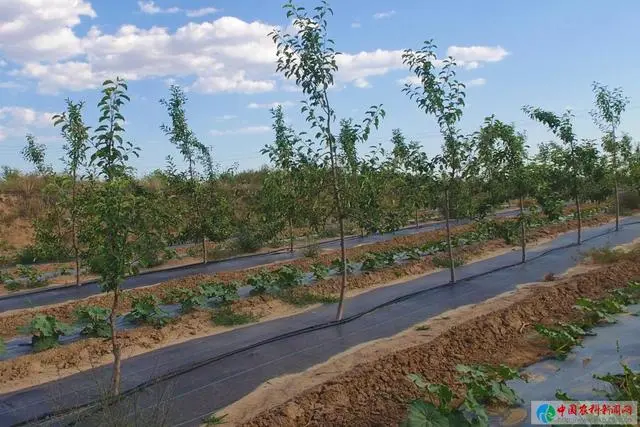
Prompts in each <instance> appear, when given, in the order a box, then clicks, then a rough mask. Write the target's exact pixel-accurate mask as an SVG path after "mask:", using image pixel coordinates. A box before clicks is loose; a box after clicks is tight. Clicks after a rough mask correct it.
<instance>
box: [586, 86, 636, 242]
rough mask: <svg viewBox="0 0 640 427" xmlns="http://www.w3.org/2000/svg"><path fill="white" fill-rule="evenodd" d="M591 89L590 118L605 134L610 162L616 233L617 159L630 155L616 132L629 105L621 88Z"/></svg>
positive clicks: (617, 226)
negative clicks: (592, 100) (592, 98)
mask: <svg viewBox="0 0 640 427" xmlns="http://www.w3.org/2000/svg"><path fill="white" fill-rule="evenodd" d="M592 87H593V93H594V95H595V97H596V99H595V104H596V108H595V109H593V110H592V111H591V116H592V117H593V120H594V122H595V123H596V125H598V127H600V129H601V130H602V132H604V133H605V137H604V138H603V140H602V148H603V149H604V151H605V152H606V153H607V154H609V158H610V161H611V170H612V174H613V185H614V192H615V201H616V231H618V230H619V229H620V193H619V191H618V183H619V167H620V164H619V163H620V162H619V157H622V158H623V160H628V159H629V156H630V155H631V153H630V151H629V150H625V145H622V144H620V142H619V141H618V140H617V138H616V131H617V129H618V127H619V126H620V119H621V116H622V113H624V111H625V109H626V108H627V105H629V98H627V97H625V96H624V94H623V92H622V88H619V87H618V88H615V89H609V88H608V87H607V86H604V85H602V84H600V83H598V82H593V86H592Z"/></svg>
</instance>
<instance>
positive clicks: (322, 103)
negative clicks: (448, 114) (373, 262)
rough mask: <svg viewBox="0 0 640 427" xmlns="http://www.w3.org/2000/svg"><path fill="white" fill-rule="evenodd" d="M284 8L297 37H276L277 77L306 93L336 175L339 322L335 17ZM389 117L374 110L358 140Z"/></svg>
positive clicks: (307, 110) (305, 109) (308, 111)
mask: <svg viewBox="0 0 640 427" xmlns="http://www.w3.org/2000/svg"><path fill="white" fill-rule="evenodd" d="M283 8H284V9H285V10H286V11H287V12H286V14H287V19H291V18H293V28H295V29H296V32H295V34H293V35H291V34H287V33H285V32H282V31H281V30H279V29H276V30H274V31H273V32H272V33H271V36H272V38H273V41H274V43H275V44H276V53H277V57H278V62H277V68H276V71H277V72H282V73H283V74H284V76H285V77H286V78H288V79H295V81H296V85H298V86H299V87H300V88H301V89H302V93H303V94H304V95H305V96H306V98H307V99H306V100H305V101H303V102H302V109H301V112H302V113H303V114H305V115H306V120H307V122H308V123H309V124H310V126H311V128H312V129H313V130H315V131H316V134H315V138H316V139H320V140H322V141H323V142H324V143H325V145H326V147H327V148H328V164H329V166H330V170H331V177H332V187H333V198H334V207H335V212H336V216H337V219H338V223H339V227H340V252H341V259H342V264H343V268H342V281H341V288H340V302H339V303H338V313H337V316H336V317H337V318H338V319H341V318H342V315H343V312H344V294H345V290H346V286H347V268H346V252H345V246H344V234H345V233H344V219H345V218H344V204H343V203H344V194H343V191H342V189H341V187H342V185H341V180H340V177H339V175H340V173H339V165H338V163H337V160H338V159H337V144H336V142H337V141H336V137H335V135H334V134H333V131H332V125H333V124H334V123H335V121H336V112H335V110H334V109H333V107H332V104H331V102H330V99H329V88H330V87H331V86H333V84H334V75H335V73H336V72H337V71H338V66H337V64H336V55H338V53H337V52H336V51H335V49H334V47H333V46H334V41H333V40H331V39H330V38H329V37H328V31H327V26H328V24H327V18H328V17H329V15H332V14H333V11H332V10H331V8H330V7H329V4H328V3H327V2H326V1H322V2H321V3H320V5H319V6H317V7H316V8H314V9H313V13H311V14H310V13H308V12H307V10H306V9H305V8H304V7H298V6H296V5H295V4H294V3H293V1H292V0H290V1H289V2H288V3H286V4H285V5H284V6H283ZM383 116H384V111H383V110H382V109H381V108H380V106H374V107H371V108H370V109H369V110H368V111H367V113H366V118H365V119H364V121H363V123H362V125H358V135H359V136H358V140H359V141H364V140H366V139H367V138H368V136H369V133H370V131H371V126H372V125H373V126H375V127H377V126H378V123H379V120H380V118H381V117H383Z"/></svg>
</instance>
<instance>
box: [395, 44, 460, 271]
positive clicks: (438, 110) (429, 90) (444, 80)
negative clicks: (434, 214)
mask: <svg viewBox="0 0 640 427" xmlns="http://www.w3.org/2000/svg"><path fill="white" fill-rule="evenodd" d="M435 49H436V45H435V44H434V43H433V41H432V40H428V41H426V42H425V43H424V46H423V47H422V48H421V49H420V50H418V51H413V50H411V49H407V50H405V51H404V53H403V54H402V60H403V62H404V64H405V65H407V66H408V67H409V69H410V70H411V72H413V73H414V74H415V76H416V77H417V78H418V80H419V82H420V83H419V84H417V85H414V84H412V83H407V84H406V85H405V87H404V88H403V89H402V91H403V92H404V93H406V94H407V95H408V96H409V98H411V99H413V100H415V101H416V103H417V104H418V108H420V109H421V110H423V111H424V112H425V113H426V114H427V115H434V116H435V117H436V120H437V122H438V126H439V128H440V133H441V134H442V137H443V139H444V143H443V145H442V155H439V156H437V157H436V158H434V159H433V163H434V164H435V165H437V166H438V167H439V171H440V184H441V185H442V188H443V189H444V197H445V205H444V211H445V221H446V229H447V246H448V250H449V271H450V276H451V283H454V282H455V281H456V275H455V265H454V259H453V248H452V245H451V225H450V210H451V200H450V198H451V193H452V190H454V189H455V188H456V186H457V183H458V181H460V179H462V178H463V177H464V175H465V170H466V167H467V165H468V163H469V155H470V144H469V141H468V140H467V139H466V138H465V137H464V136H463V135H462V133H461V132H460V130H459V128H458V123H459V121H460V119H461V118H462V108H463V107H464V105H465V103H464V99H465V92H464V87H465V86H464V84H462V83H461V82H459V81H458V80H456V71H455V68H456V62H455V60H454V59H453V58H451V57H449V58H446V59H444V60H442V61H440V60H438V58H437V56H436V53H435ZM439 62H440V65H441V70H440V71H439V72H436V65H437V64H438V63H439Z"/></svg>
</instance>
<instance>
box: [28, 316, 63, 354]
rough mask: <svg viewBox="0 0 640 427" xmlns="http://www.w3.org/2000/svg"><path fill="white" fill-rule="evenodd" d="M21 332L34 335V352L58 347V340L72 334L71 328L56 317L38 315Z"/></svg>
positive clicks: (32, 342) (32, 340)
mask: <svg viewBox="0 0 640 427" xmlns="http://www.w3.org/2000/svg"><path fill="white" fill-rule="evenodd" d="M21 332H23V333H26V334H30V335H32V337H31V345H32V346H33V350H34V351H36V352H39V351H44V350H48V349H50V348H54V347H57V346H58V345H59V344H60V343H59V342H58V339H59V338H60V337H61V336H62V335H67V334H68V333H70V332H71V328H70V327H69V325H67V324H65V323H62V322H59V321H58V320H57V319H56V318H55V317H54V316H45V315H44V314H38V315H36V316H35V317H34V318H33V319H32V320H31V322H30V323H29V324H28V325H27V326H25V327H23V328H21Z"/></svg>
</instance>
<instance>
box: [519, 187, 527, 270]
mask: <svg viewBox="0 0 640 427" xmlns="http://www.w3.org/2000/svg"><path fill="white" fill-rule="evenodd" d="M525 233H526V227H525V224H524V196H523V195H520V239H521V240H520V242H521V244H522V262H523V263H524V262H526V261H527V236H526V234H525Z"/></svg>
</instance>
